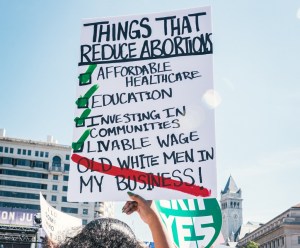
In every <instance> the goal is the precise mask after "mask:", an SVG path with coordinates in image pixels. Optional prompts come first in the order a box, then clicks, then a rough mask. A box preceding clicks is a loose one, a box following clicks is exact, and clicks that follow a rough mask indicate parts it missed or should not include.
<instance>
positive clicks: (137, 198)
mask: <svg viewBox="0 0 300 248" xmlns="http://www.w3.org/2000/svg"><path fill="white" fill-rule="evenodd" d="M127 194H128V195H129V197H130V198H131V199H132V200H134V201H136V202H137V203H138V204H139V205H144V204H147V201H146V200H145V199H144V198H143V197H141V196H139V195H136V194H134V193H132V192H127Z"/></svg>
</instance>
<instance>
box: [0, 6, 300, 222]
mask: <svg viewBox="0 0 300 248" xmlns="http://www.w3.org/2000/svg"><path fill="white" fill-rule="evenodd" d="M207 5H211V6H212V17H213V40H214V78H215V80H214V81H215V90H216V91H217V92H218V94H219V96H220V98H221V103H220V105H219V106H218V107H217V108H216V142H217V169H218V188H219V191H221V189H222V188H223V187H224V186H225V183H226V181H227V178H228V177H229V175H230V174H231V175H232V176H233V177H234V179H235V181H236V183H237V185H238V186H239V187H241V188H242V192H243V197H244V202H243V204H244V205H243V206H244V211H243V214H244V222H246V221H248V220H252V221H261V222H265V221H268V220H270V219H272V218H273V217H275V216H276V215H277V214H279V213H281V212H282V211H284V210H286V209H287V208H289V207H290V206H292V205H295V204H297V203H299V202H300V197H299V195H300V194H299V191H300V180H299V174H300V173H299V172H300V128H299V127H300V117H299V116H300V108H299V106H300V73H299V55H300V46H299V44H300V1H299V0H289V1H282V0H273V1H258V0H251V1H250V0H249V1H246V0H239V1H238V0H227V1H224V0H214V1H213V0H211V1H209V0H203V1H201V0H197V1H196V0H195V1H193V0H185V1H182V0H165V1H161V0H152V1H145V0H142V1H141V0H139V1H137V0H136V1H133V0H122V1H103V0H101V1H100V0H98V1H96V0H88V1H79V0H72V1H71V0H65V1H58V0H51V1H50V0H49V1H38V0H26V1H17V0H0V30H1V33H0V37H1V39H0V54H1V59H0V73H1V82H0V104H1V105H0V106H1V107H0V128H6V130H7V136H10V137H19V138H25V139H33V140H45V139H46V136H47V135H48V134H51V135H54V136H55V138H56V139H57V140H58V141H59V143H61V144H71V141H72V123H73V122H72V120H73V118H74V117H73V114H74V106H75V105H74V101H75V91H76V83H77V61H78V57H79V49H78V47H79V38H80V21H81V18H92V17H105V16H118V15H131V14H142V13H152V12H163V11H170V10H176V9H183V8H191V7H199V6H207ZM130 221H131V220H130ZM134 225H135V224H134Z"/></svg>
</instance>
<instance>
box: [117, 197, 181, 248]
mask: <svg viewBox="0 0 300 248" xmlns="http://www.w3.org/2000/svg"><path fill="white" fill-rule="evenodd" d="M128 195H129V197H130V198H131V199H132V201H128V202H126V204H125V205H124V207H123V209H122V211H123V212H124V213H126V214H128V215H129V214H132V213H133V212H135V211H136V212H137V213H138V214H139V216H140V217H141V219H142V220H143V221H144V222H145V223H146V224H147V225H148V226H149V228H150V231H151V234H152V237H153V241H154V244H155V248H174V247H175V245H173V242H172V241H171V239H170V237H169V235H168V233H167V230H166V228H165V226H164V225H163V223H162V222H161V220H160V218H159V216H158V213H157V211H156V207H155V204H154V202H152V201H147V200H145V199H144V198H142V197H141V196H139V195H136V194H133V193H131V192H128Z"/></svg>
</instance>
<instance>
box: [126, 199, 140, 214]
mask: <svg viewBox="0 0 300 248" xmlns="http://www.w3.org/2000/svg"><path fill="white" fill-rule="evenodd" d="M137 209H138V203H137V202H130V204H128V206H127V207H126V208H124V211H123V212H124V213H125V214H131V213H133V212H134V211H136V210H137Z"/></svg>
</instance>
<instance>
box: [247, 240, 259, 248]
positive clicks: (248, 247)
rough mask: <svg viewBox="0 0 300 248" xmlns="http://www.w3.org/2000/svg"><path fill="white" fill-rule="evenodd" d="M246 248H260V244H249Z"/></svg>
mask: <svg viewBox="0 0 300 248" xmlns="http://www.w3.org/2000/svg"><path fill="white" fill-rule="evenodd" d="M246 248H259V244H257V243H255V242H254V241H250V242H248V244H247V245H246Z"/></svg>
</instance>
